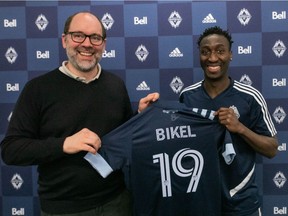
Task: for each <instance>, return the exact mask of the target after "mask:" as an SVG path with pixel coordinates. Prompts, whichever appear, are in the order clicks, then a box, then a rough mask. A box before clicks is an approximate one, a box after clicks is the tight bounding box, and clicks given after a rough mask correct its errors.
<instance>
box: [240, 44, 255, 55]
mask: <svg viewBox="0 0 288 216" xmlns="http://www.w3.org/2000/svg"><path fill="white" fill-rule="evenodd" d="M238 54H252V46H247V47H246V48H245V47H242V46H238Z"/></svg>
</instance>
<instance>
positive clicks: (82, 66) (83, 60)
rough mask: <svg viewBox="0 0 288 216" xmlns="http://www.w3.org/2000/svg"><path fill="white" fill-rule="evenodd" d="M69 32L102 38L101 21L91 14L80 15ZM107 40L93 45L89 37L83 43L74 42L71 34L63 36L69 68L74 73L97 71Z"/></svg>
mask: <svg viewBox="0 0 288 216" xmlns="http://www.w3.org/2000/svg"><path fill="white" fill-rule="evenodd" d="M69 32H82V33H84V34H86V35H92V34H97V35H100V36H102V34H103V33H102V26H101V23H100V21H99V20H98V19H97V18H96V17H95V16H93V15H92V14H90V13H79V14H77V15H75V16H74V17H73V19H72V21H71V24H70V27H69ZM105 44H106V40H104V42H103V43H102V44H101V45H99V46H95V45H93V44H91V42H90V40H89V38H88V37H86V39H85V40H84V41H83V42H82V43H76V42H74V41H73V40H72V38H71V35H70V34H63V35H62V45H63V47H64V48H65V49H66V53H67V56H68V60H69V61H68V65H67V67H68V68H69V69H70V70H71V71H73V72H74V73H76V74H78V75H80V74H81V73H87V72H93V71H94V70H97V63H98V62H99V61H100V60H101V58H102V53H103V51H104V49H105Z"/></svg>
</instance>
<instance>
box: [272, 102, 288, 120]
mask: <svg viewBox="0 0 288 216" xmlns="http://www.w3.org/2000/svg"><path fill="white" fill-rule="evenodd" d="M285 117H286V113H285V111H284V109H283V108H282V107H280V106H278V107H277V108H276V109H275V111H274V113H273V118H274V119H275V121H276V122H277V123H278V124H281V123H282V122H283V121H284V119H285Z"/></svg>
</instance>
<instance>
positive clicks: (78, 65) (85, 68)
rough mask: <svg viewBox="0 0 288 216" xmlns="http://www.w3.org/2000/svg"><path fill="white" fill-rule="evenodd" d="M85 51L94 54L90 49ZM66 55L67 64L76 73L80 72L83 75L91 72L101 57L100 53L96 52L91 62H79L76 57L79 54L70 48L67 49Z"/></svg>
mask: <svg viewBox="0 0 288 216" xmlns="http://www.w3.org/2000/svg"><path fill="white" fill-rule="evenodd" d="M85 51H86V52H87V51H90V52H94V50H91V49H90V50H85ZM66 54H67V56H68V60H69V62H70V63H71V64H72V65H73V67H74V68H75V69H77V70H78V71H81V72H84V73H88V72H91V71H93V70H94V69H95V68H96V67H97V64H98V62H99V61H100V60H101V57H102V53H100V52H98V53H96V55H95V54H93V59H92V60H80V59H79V58H78V55H80V54H79V53H78V51H77V50H76V49H72V48H67V49H66Z"/></svg>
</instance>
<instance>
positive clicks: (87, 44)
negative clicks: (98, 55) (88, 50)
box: [82, 36, 93, 46]
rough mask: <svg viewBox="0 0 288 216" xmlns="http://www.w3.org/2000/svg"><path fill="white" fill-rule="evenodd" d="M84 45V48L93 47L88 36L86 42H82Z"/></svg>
mask: <svg viewBox="0 0 288 216" xmlns="http://www.w3.org/2000/svg"><path fill="white" fill-rule="evenodd" d="M82 45H84V46H93V44H91V42H90V38H89V37H87V36H86V38H85V40H84V41H83V42H82Z"/></svg>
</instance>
